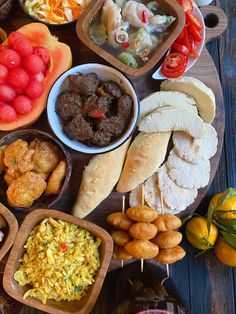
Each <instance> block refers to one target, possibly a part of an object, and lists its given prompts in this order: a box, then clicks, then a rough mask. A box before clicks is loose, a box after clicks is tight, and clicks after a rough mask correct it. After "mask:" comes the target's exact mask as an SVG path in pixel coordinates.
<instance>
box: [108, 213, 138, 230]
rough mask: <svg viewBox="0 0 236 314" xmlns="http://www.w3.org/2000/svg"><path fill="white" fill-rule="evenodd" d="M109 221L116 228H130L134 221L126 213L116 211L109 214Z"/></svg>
mask: <svg viewBox="0 0 236 314" xmlns="http://www.w3.org/2000/svg"><path fill="white" fill-rule="evenodd" d="M107 222H108V223H109V224H110V225H111V226H113V227H114V228H119V229H122V230H129V228H130V227H131V226H132V224H133V221H132V220H131V219H129V217H128V216H127V215H126V213H121V212H115V213H112V214H110V215H109V216H107Z"/></svg>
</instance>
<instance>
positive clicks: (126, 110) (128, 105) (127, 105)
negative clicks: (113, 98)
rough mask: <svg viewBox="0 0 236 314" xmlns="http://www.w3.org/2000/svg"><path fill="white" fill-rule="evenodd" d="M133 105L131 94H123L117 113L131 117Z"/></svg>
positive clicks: (120, 115)
mask: <svg viewBox="0 0 236 314" xmlns="http://www.w3.org/2000/svg"><path fill="white" fill-rule="evenodd" d="M132 107H133V100H132V98H131V96H130V95H128V94H125V95H123V96H121V97H120V98H119V100H118V102H117V115H118V116H119V117H125V118H126V119H129V118H130V116H131V112H132Z"/></svg>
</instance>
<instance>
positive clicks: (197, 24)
mask: <svg viewBox="0 0 236 314" xmlns="http://www.w3.org/2000/svg"><path fill="white" fill-rule="evenodd" d="M185 15H186V21H187V23H188V24H189V25H192V26H193V27H194V28H195V29H196V30H198V31H200V30H202V27H203V26H202V23H201V21H200V20H199V18H197V17H196V16H195V15H194V14H193V13H192V12H190V11H187V12H186V14H185Z"/></svg>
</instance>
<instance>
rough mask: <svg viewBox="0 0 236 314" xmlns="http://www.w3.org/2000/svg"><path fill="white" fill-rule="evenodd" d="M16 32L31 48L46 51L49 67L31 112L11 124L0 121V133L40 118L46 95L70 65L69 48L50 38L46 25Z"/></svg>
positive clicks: (54, 38)
mask: <svg viewBox="0 0 236 314" xmlns="http://www.w3.org/2000/svg"><path fill="white" fill-rule="evenodd" d="M17 31H18V32H21V33H22V34H24V35H25V36H26V37H27V38H28V39H29V40H30V41H31V43H32V44H33V46H43V47H45V48H47V49H48V51H49V54H50V65H49V68H48V70H47V72H46V76H45V79H44V81H43V85H44V92H43V94H42V95H41V96H40V97H39V98H37V99H35V100H33V102H32V110H31V111H30V112H29V113H28V114H25V115H18V116H17V118H16V120H14V121H13V122H8V123H6V122H2V121H0V130H1V131H10V130H15V129H18V128H22V127H26V126H28V125H31V124H32V123H34V122H35V121H36V120H38V118H39V117H40V115H41V113H42V112H43V111H44V109H45V107H46V104H47V97H48V93H49V91H50V89H51V87H52V85H53V83H54V82H55V81H56V79H57V78H58V77H59V76H60V75H61V74H62V73H63V72H65V71H66V70H67V69H68V68H70V67H71V64H72V55H71V50H70V47H69V46H68V45H66V44H64V43H61V42H59V41H57V39H56V37H54V36H52V35H51V33H50V31H49V29H48V28H47V26H46V25H44V24H42V23H30V24H27V25H25V26H23V27H21V28H20V29H19V30H17Z"/></svg>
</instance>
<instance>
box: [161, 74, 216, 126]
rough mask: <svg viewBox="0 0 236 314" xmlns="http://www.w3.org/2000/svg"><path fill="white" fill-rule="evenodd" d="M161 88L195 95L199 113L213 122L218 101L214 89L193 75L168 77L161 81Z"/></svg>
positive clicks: (205, 119) (207, 120)
mask: <svg viewBox="0 0 236 314" xmlns="http://www.w3.org/2000/svg"><path fill="white" fill-rule="evenodd" d="M161 90H165V91H178V92H182V93H185V94H187V95H189V96H191V97H193V98H194V99H195V100H196V102H197V107H198V111H199V115H200V116H201V117H202V119H203V120H204V121H205V122H207V123H211V122H212V121H213V120H214V118H215V114H216V102H215V95H214V93H213V91H212V90H211V89H210V88H209V87H207V86H206V85H205V84H204V83H203V82H201V81H199V80H198V79H196V78H193V77H179V78H177V79H168V80H165V81H164V82H162V83H161Z"/></svg>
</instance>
